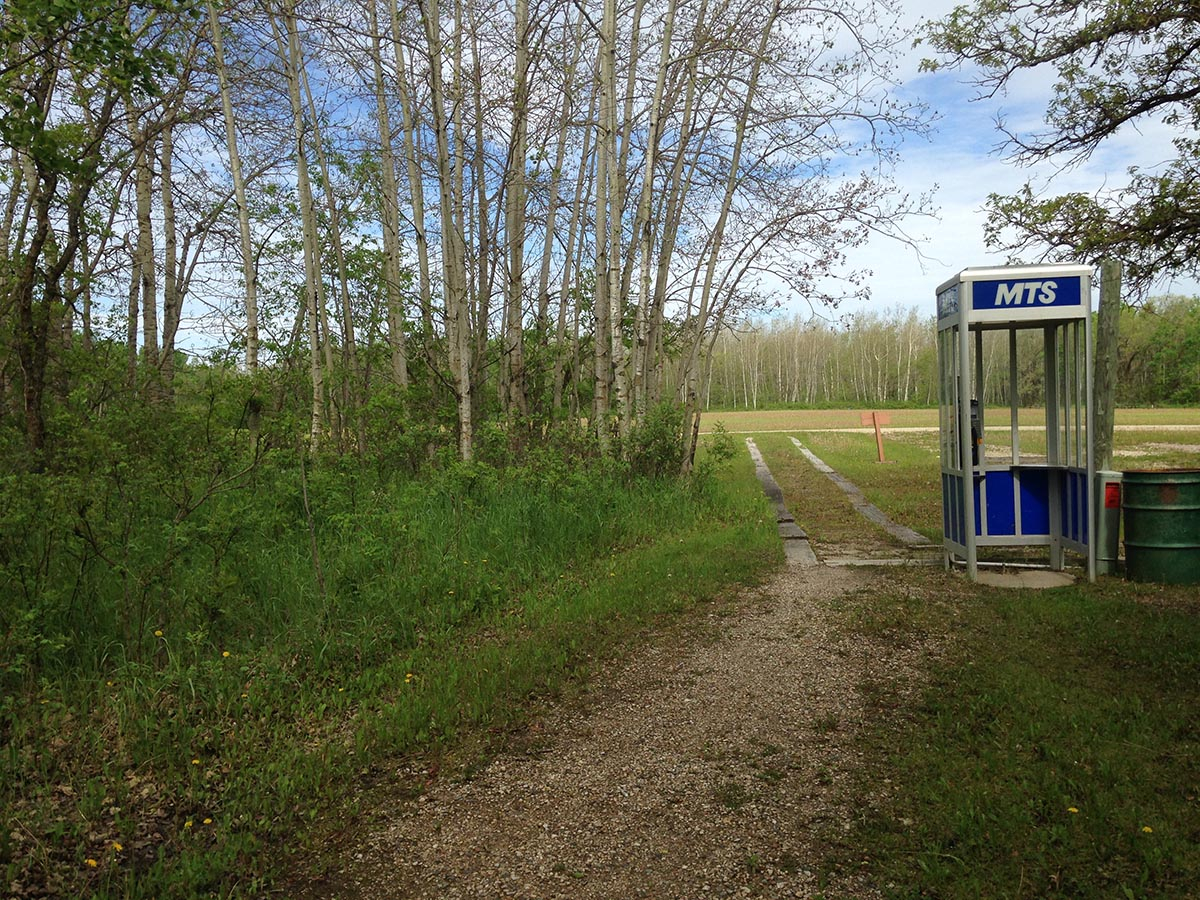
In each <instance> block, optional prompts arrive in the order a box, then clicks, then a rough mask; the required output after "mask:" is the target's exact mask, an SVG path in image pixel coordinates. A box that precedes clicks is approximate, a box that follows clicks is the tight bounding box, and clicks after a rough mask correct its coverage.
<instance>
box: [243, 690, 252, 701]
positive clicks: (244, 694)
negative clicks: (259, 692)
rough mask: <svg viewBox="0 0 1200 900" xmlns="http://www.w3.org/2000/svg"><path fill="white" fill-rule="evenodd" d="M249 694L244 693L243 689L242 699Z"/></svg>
mask: <svg viewBox="0 0 1200 900" xmlns="http://www.w3.org/2000/svg"><path fill="white" fill-rule="evenodd" d="M249 696H250V695H249V694H247V693H245V692H244V691H243V692H242V699H243V700H245V699H247V698H248V697H249Z"/></svg>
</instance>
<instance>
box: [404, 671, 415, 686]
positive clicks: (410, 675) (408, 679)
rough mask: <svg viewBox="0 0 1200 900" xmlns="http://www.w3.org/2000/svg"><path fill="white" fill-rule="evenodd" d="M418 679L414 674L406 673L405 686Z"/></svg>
mask: <svg viewBox="0 0 1200 900" xmlns="http://www.w3.org/2000/svg"><path fill="white" fill-rule="evenodd" d="M416 677H417V676H416V675H414V674H413V673H412V672H406V673H405V674H404V683H405V684H409V683H411V682H412V680H413V679H414V678H416Z"/></svg>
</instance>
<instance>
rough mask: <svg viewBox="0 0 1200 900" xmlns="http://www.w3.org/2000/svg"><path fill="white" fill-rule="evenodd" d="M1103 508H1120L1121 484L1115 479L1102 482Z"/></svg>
mask: <svg viewBox="0 0 1200 900" xmlns="http://www.w3.org/2000/svg"><path fill="white" fill-rule="evenodd" d="M1104 508H1105V509H1120V508H1121V485H1120V484H1118V483H1117V482H1115V481H1108V482H1105V484H1104Z"/></svg>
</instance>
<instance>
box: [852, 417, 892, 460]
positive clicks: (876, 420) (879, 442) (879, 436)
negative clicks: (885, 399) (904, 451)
mask: <svg viewBox="0 0 1200 900" xmlns="http://www.w3.org/2000/svg"><path fill="white" fill-rule="evenodd" d="M860 421H861V422H862V423H863V424H864V425H873V426H875V450H876V452H877V453H878V455H879V462H886V460H885V459H884V458H883V432H881V431H880V430H879V428H880V426H881V425H891V424H892V418H891V416H889V415H888V414H887V413H881V412H869V413H862V414H861V419H860Z"/></svg>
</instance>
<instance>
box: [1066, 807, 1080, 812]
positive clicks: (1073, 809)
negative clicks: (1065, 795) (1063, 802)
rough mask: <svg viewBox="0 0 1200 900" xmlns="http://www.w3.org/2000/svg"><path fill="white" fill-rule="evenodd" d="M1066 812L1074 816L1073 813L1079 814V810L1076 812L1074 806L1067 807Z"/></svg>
mask: <svg viewBox="0 0 1200 900" xmlns="http://www.w3.org/2000/svg"><path fill="white" fill-rule="evenodd" d="M1067 812H1069V813H1072V814H1074V813H1077V812H1079V810H1077V809H1076V808H1075V807H1074V806H1068V807H1067Z"/></svg>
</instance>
